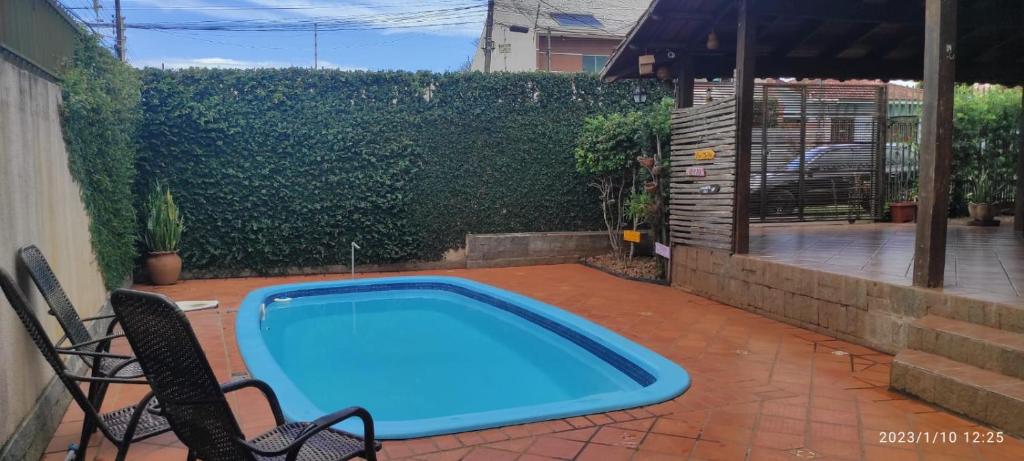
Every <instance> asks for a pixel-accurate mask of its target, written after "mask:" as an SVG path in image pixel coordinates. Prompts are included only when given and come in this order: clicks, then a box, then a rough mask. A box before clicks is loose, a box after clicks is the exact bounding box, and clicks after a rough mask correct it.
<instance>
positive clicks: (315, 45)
mask: <svg viewBox="0 0 1024 461" xmlns="http://www.w3.org/2000/svg"><path fill="white" fill-rule="evenodd" d="M316 29H317V27H316V23H315V22H314V23H313V70H316V68H317V64H318V62H317V61H318V60H319V56H318V51H319V48H320V39H319V37H317V30H316Z"/></svg>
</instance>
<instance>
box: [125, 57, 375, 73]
mask: <svg viewBox="0 0 1024 461" xmlns="http://www.w3.org/2000/svg"><path fill="white" fill-rule="evenodd" d="M132 65H134V66H135V67H163V68H165V69H188V68H190V67H209V68H222V69H260V68H280V67H309V64H308V63H293V62H285V61H250V60H242V59H231V58H218V57H207V58H174V57H167V58H157V59H142V60H138V61H133V62H132ZM319 65H320V67H321V68H323V69H338V70H365V68H361V67H357V66H345V65H340V64H336V63H333V62H330V61H323V60H321V61H320V62H319Z"/></svg>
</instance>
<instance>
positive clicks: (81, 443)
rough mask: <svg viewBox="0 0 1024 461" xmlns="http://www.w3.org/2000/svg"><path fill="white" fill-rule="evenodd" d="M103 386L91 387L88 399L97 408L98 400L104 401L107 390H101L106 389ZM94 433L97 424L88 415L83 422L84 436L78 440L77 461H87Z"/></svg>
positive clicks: (91, 385) (95, 384)
mask: <svg viewBox="0 0 1024 461" xmlns="http://www.w3.org/2000/svg"><path fill="white" fill-rule="evenodd" d="M103 384H105V383H91V384H90V385H89V395H88V399H89V402H90V403H92V404H93V406H95V407H96V408H99V406H98V405H96V402H97V400H102V398H103V397H102V395H103V394H104V393H105V391H106V389H103V388H101V387H105V386H103ZM93 432H96V424H94V423H93V420H92V418H90V417H89V414H88V413H86V414H85V418H84V419H83V420H82V435H81V437H79V440H78V451H76V452H75V461H85V452H86V450H88V449H89V439H90V438H92V434H93Z"/></svg>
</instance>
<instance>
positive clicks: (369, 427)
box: [238, 407, 377, 461]
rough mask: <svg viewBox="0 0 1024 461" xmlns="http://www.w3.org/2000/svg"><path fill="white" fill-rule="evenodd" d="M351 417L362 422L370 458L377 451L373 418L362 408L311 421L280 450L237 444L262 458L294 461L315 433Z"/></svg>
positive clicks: (365, 450)
mask: <svg viewBox="0 0 1024 461" xmlns="http://www.w3.org/2000/svg"><path fill="white" fill-rule="evenodd" d="M353 416H355V417H358V418H359V419H361V420H362V421H363V442H364V443H365V446H364V448H363V450H364V454H365V455H366V457H372V456H373V454H374V453H376V451H377V447H376V444H375V443H374V438H373V418H372V417H371V416H370V412H368V411H366V409H364V408H362V407H348V408H345V409H343V410H339V411H336V412H334V413H331V414H329V415H324V416H321V417H320V418H317V419H316V421H313V422H312V423H310V424H309V426H307V427H306V428H305V429H303V430H302V432H301V433H299V436H298V437H296V438H295V440H293V441H292V443H289V444H288V445H287V446H285V447H283V448H281V449H280V450H273V451H266V450H263V449H261V448H260V447H257V446H256V445H253V444H251V443H249V442H248V441H247V440H241V439H239V440H238V442H239V443H241V444H242V445H243V446H245V447H246V448H248V449H249V450H252V451H253V452H254V453H256V454H259V455H262V456H280V455H282V454H285V453H287V456H286V457H285V461H294V460H295V458H296V457H297V456H298V455H299V451H300V450H302V446H303V445H305V443H306V441H307V440H309V438H310V437H313V436H314V435H316V434H317V433H319V432H321V431H323V430H325V429H328V428H330V427H331V426H333V425H335V424H338V423H340V422H342V421H344V420H346V419H349V418H351V417H353Z"/></svg>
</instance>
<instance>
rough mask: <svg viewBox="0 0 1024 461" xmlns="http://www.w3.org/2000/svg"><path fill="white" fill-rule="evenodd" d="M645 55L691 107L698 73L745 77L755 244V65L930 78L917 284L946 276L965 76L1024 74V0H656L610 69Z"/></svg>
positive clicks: (610, 77)
mask: <svg viewBox="0 0 1024 461" xmlns="http://www.w3.org/2000/svg"><path fill="white" fill-rule="evenodd" d="M641 56H644V57H645V58H644V59H645V60H648V61H649V59H650V58H649V57H650V56H654V66H653V67H654V69H662V72H659V73H660V75H662V77H666V76H669V77H670V78H674V79H675V80H676V91H677V97H676V102H677V106H679V107H681V108H683V107H690V106H692V105H693V82H694V79H695V78H707V79H716V78H735V79H736V96H737V97H736V114H737V115H736V184H735V213H734V226H733V227H734V231H733V232H734V237H733V238H734V243H733V250H734V252H735V253H740V254H742V253H746V252H747V251H748V245H749V221H750V220H749V195H750V159H751V128H752V126H753V107H754V100H753V99H754V78H755V77H761V78H776V77H783V78H785V77H792V78H827V79H839V80H851V79H880V80H886V81H888V80H921V81H923V85H924V91H925V95H924V107H923V113H922V118H921V149H920V180H919V181H920V184H919V203H918V220H917V243H916V245H915V254H914V284H915V285H918V286H926V287H941V286H942V285H943V274H944V269H945V257H946V255H945V244H946V226H947V215H948V209H949V189H950V176H951V174H952V172H951V165H952V158H953V156H952V153H953V152H952V150H953V144H952V141H953V97H954V84H955V83H956V82H960V83H997V84H1003V85H1007V86H1016V85H1020V84H1021V83H1024V0H961V1H959V2H958V1H957V0H828V1H823V0H687V1H679V0H653V2H652V3H651V5H650V7H649V8H648V9H647V11H646V13H644V15H643V16H642V17H641V18H640V20H639V22H638V23H637V25H636V26H635V27H634V28H633V30H632V31H631V32H630V34H629V36H628V37H627V38H626V40H624V41H623V42H622V44H621V45H619V47H618V49H617V50H616V51H615V53H614V54H613V55H612V57H611V58H610V59H609V61H608V63H607V65H606V66H605V68H604V70H603V72H602V77H603V78H604V79H605V80H607V81H615V80H619V79H628V78H644V77H648V76H650V75H646V73H645V74H644V75H641V72H640V66H639V61H640V59H641ZM666 70H667V71H668V72H665V71H666ZM659 73H656V74H659ZM1022 107H1024V100H1022ZM1021 132H1022V135H1021V136H1022V138H1024V127H1022V129H1021ZM1020 145H1021V152H1020V154H1019V158H1018V161H1017V185H1016V219H1015V220H1014V226H1015V229H1016V231H1017V232H1024V139H1021V142H1020Z"/></svg>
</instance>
